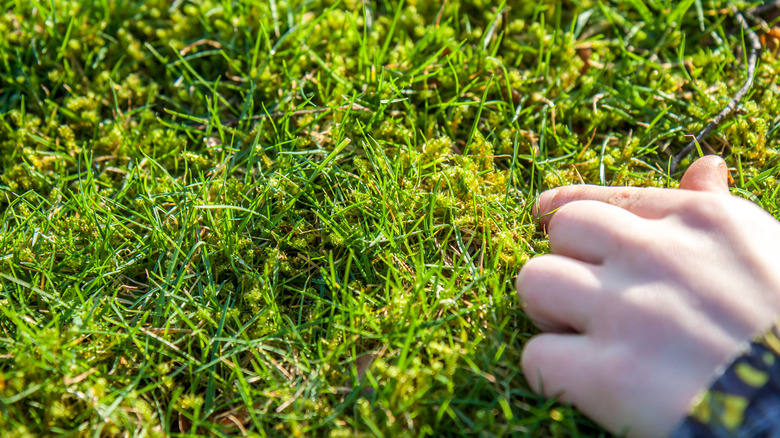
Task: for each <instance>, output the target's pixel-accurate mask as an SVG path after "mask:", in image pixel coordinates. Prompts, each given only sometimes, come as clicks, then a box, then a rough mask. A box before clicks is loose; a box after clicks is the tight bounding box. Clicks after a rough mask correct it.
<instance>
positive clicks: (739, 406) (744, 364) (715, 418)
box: [672, 323, 780, 438]
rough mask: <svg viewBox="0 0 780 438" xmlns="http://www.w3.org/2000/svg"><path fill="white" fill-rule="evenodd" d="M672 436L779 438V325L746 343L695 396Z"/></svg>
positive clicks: (681, 437)
mask: <svg viewBox="0 0 780 438" xmlns="http://www.w3.org/2000/svg"><path fill="white" fill-rule="evenodd" d="M779 324H780V323H779ZM672 437H673V438H690V437H718V438H720V437H740V438H756V437H766V438H780V325H778V324H775V326H774V327H772V328H771V329H770V330H769V331H767V332H766V333H764V334H763V335H761V336H759V337H758V338H756V339H755V340H754V341H753V342H751V343H750V346H749V347H748V349H747V350H746V351H745V353H744V354H742V355H741V356H739V357H737V358H736V359H734V361H733V362H731V364H730V365H729V366H728V368H726V369H725V371H724V372H723V373H722V374H721V375H720V376H719V377H718V378H717V379H716V380H715V381H714V383H713V384H712V386H710V387H709V389H707V390H706V391H704V392H702V393H701V394H700V395H699V396H698V397H697V399H696V401H695V402H694V405H693V408H692V409H691V411H690V413H689V414H688V416H687V417H686V418H685V419H684V420H683V421H682V423H680V425H679V426H678V427H677V429H676V430H675V432H674V434H673V435H672Z"/></svg>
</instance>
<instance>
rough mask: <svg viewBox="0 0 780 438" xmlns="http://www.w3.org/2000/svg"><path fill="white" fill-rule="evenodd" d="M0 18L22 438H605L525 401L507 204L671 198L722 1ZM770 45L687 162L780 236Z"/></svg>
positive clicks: (15, 394)
mask: <svg viewBox="0 0 780 438" xmlns="http://www.w3.org/2000/svg"><path fill="white" fill-rule="evenodd" d="M442 4H443V6H442ZM753 4H755V3H738V4H736V6H737V7H739V8H740V9H745V8H747V7H749V6H751V5H753ZM680 5H683V6H680ZM3 6H4V8H3V10H4V11H8V12H7V13H4V15H3V16H2V17H0V35H1V36H2V38H0V55H1V57H0V216H2V226H0V430H4V431H8V433H9V434H12V435H18V436H24V435H27V436H39V435H43V434H73V435H91V436H100V435H106V436H109V435H121V434H123V433H124V432H125V431H127V432H128V434H130V435H147V436H165V435H196V434H214V435H219V434H245V435H252V434H254V435H259V436H266V435H275V436H310V435H315V436H373V435H378V436H425V435H433V436H442V435H467V436H475V435H485V436H494V435H501V436H504V435H511V434H516V435H530V436H589V437H590V436H593V437H595V436H601V435H604V434H605V433H604V432H602V431H600V429H598V428H597V427H596V426H594V425H593V424H592V423H590V422H589V421H587V420H586V419H584V418H583V417H582V416H580V415H579V414H577V413H576V412H575V411H574V410H573V409H572V408H570V407H566V406H560V405H557V404H555V403H554V401H549V400H545V399H542V398H540V397H538V396H536V395H534V394H532V393H531V391H530V390H529V389H528V387H527V385H526V383H525V381H524V380H523V377H522V369H521V367H520V352H521V349H522V345H523V343H524V342H525V341H526V340H527V339H528V338H529V337H530V336H532V335H533V334H534V333H535V329H534V328H533V327H532V325H531V324H530V323H529V321H528V320H527V319H526V317H525V315H524V314H523V312H522V305H521V303H519V302H518V299H517V298H516V296H515V294H514V292H513V286H512V279H513V277H514V275H515V274H516V273H517V271H518V270H519V269H520V267H521V266H522V264H523V263H524V262H525V261H526V260H527V259H528V258H529V257H532V256H534V255H536V254H539V253H544V252H545V251H546V250H547V243H546V241H545V239H544V237H543V236H542V235H541V234H540V233H539V232H538V230H537V229H536V226H535V224H534V222H533V219H532V217H531V214H530V207H531V204H532V201H533V198H534V196H535V195H536V194H538V192H539V191H541V190H543V189H546V188H549V187H553V186H558V185H563V184H570V183H579V182H588V183H595V184H614V185H617V184H621V185H653V186H675V185H676V181H677V180H678V178H679V176H680V173H679V172H678V173H675V174H669V173H668V168H669V162H670V156H671V154H673V153H674V152H676V151H679V150H680V149H681V148H682V147H683V146H684V145H685V144H686V143H687V141H688V139H689V137H688V136H689V135H690V134H696V133H698V131H699V130H701V129H702V128H703V127H704V126H705V125H706V123H707V121H708V120H709V119H710V118H711V117H713V116H714V115H715V114H717V113H718V111H720V109H721V108H722V106H723V105H725V104H726V103H727V102H728V100H729V99H730V96H732V95H733V94H734V92H735V91H736V90H737V89H739V87H740V86H741V84H742V82H743V80H744V59H743V58H744V51H743V49H742V48H743V45H744V42H743V38H742V35H741V33H740V32H739V26H738V25H737V24H736V23H735V22H734V19H733V17H732V16H731V15H730V12H729V10H728V8H727V3H726V2H723V1H701V0H694V1H680V2H672V1H660V0H658V1H651V2H637V1H616V0H615V1H608V2H591V1H585V0H576V1H562V0H559V1H540V2H510V3H509V4H506V3H499V2H493V3H489V2H488V3H486V2H482V1H476V0H470V1H449V2H415V1H412V0H408V1H406V2H399V1H395V0H393V1H371V2H366V3H365V4H364V3H363V2H362V1H355V0H350V1H341V2H338V1H298V0H295V1H281V0H271V1H261V2H251V1H221V2H220V1H173V2H170V1H163V0H150V1H146V2H111V1H100V2H82V1H66V0H54V1H52V2H40V1H30V2H20V1H5V2H4V4H3ZM765 18H766V19H767V20H770V18H771V17H770V16H766V17H765ZM753 24H755V23H753ZM767 25H768V26H773V25H775V22H773V21H769V22H768V23H767ZM756 29H757V32H759V33H761V32H762V30H761V27H760V26H757V27H756ZM773 41H775V40H772V39H771V37H770V38H769V39H768V40H767V39H765V43H766V49H765V50H764V51H763V52H762V54H761V58H760V63H759V68H758V71H757V78H756V83H755V84H754V88H753V90H752V91H751V92H750V93H749V94H748V96H747V98H746V100H745V101H744V102H743V104H742V105H740V107H739V108H738V110H737V111H736V112H735V114H734V115H733V116H731V117H730V118H728V119H727V120H726V121H725V123H724V124H723V125H722V126H721V127H720V128H719V129H718V130H717V131H716V133H715V134H714V135H713V136H712V137H710V139H709V140H707V141H706V142H705V143H704V144H702V149H703V151H704V152H705V153H712V152H716V153H721V154H723V155H724V156H725V157H726V158H727V161H728V163H729V165H730V166H732V168H733V172H732V175H733V176H734V179H735V188H734V191H735V193H738V194H741V195H743V196H747V197H751V198H752V199H754V200H755V201H757V202H759V203H761V205H762V206H763V207H765V208H767V209H768V210H770V211H771V212H772V213H774V214H775V215H778V213H779V212H780V210H779V209H778V208H777V205H778V204H777V203H778V201H777V194H778V186H777V183H776V177H777V176H776V166H777V162H778V160H777V158H776V155H777V152H776V148H777V146H778V140H777V138H778V135H777V128H778V124H779V123H780V118H778V116H777V114H779V113H780V99H778V93H779V91H778V88H777V86H776V85H775V83H776V82H777V80H776V79H777V78H776V76H777V74H778V72H780V63H778V61H777V58H776V56H775V53H773V52H772V50H773V49H772V47H774V46H772V45H771V44H775V46H776V45H777V44H776V42H773ZM686 164H687V162H684V163H683V165H682V166H681V167H682V169H683V170H684V168H685V165H686Z"/></svg>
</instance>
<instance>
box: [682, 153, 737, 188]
mask: <svg viewBox="0 0 780 438" xmlns="http://www.w3.org/2000/svg"><path fill="white" fill-rule="evenodd" d="M728 175H729V170H728V166H726V162H725V161H723V158H721V157H719V156H717V155H707V156H704V157H701V158H699V159H698V160H696V161H695V162H694V163H693V164H691V167H689V168H688V170H687V171H685V174H684V175H683V177H682V180H680V188H681V189H683V190H696V191H699V192H714V193H728V192H729V177H728Z"/></svg>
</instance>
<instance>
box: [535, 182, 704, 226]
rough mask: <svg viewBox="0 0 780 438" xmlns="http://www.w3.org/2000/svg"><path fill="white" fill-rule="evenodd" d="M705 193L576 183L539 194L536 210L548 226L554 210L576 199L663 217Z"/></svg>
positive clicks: (645, 215) (646, 216)
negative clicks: (693, 197)
mask: <svg viewBox="0 0 780 438" xmlns="http://www.w3.org/2000/svg"><path fill="white" fill-rule="evenodd" d="M694 194H695V195H698V196H701V195H703V194H704V193H701V192H698V193H697V192H690V191H687V190H675V189H660V188H657V187H603V186H594V185H586V184H583V185H576V186H566V187H559V188H557V189H552V190H547V191H546V192H543V193H542V194H541V195H540V196H539V201H538V203H537V206H536V211H535V214H536V215H537V217H539V219H540V220H541V221H542V225H543V226H544V227H547V225H548V224H549V222H550V219H551V218H552V215H553V214H554V213H555V211H556V210H557V209H559V208H561V207H563V206H564V205H566V204H568V203H571V202H576V201H586V200H587V201H600V202H605V203H607V204H611V205H615V206H618V207H620V208H623V209H625V210H627V211H629V212H631V213H633V214H635V215H637V216H640V217H643V218H645V219H660V218H663V217H666V216H668V215H669V214H671V213H672V212H674V211H676V210H678V209H679V208H680V206H681V205H682V204H684V203H685V202H686V201H687V200H688V199H689V198H690V196H692V195H694Z"/></svg>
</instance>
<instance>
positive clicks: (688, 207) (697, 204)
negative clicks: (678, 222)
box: [679, 195, 731, 229]
mask: <svg viewBox="0 0 780 438" xmlns="http://www.w3.org/2000/svg"><path fill="white" fill-rule="evenodd" d="M730 212H731V208H730V206H729V205H728V199H727V198H726V197H724V196H717V195H712V196H697V197H695V198H692V199H691V201H690V202H688V203H686V204H685V205H684V206H682V208H681V210H680V213H679V215H680V216H681V217H682V219H683V220H684V221H685V222H687V223H689V224H690V225H692V226H694V227H696V228H704V229H712V228H718V227H720V225H722V224H723V223H724V221H726V220H727V219H728V216H729V214H730Z"/></svg>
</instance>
